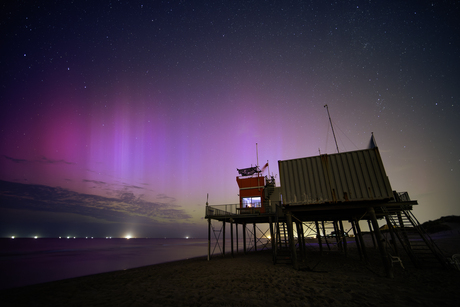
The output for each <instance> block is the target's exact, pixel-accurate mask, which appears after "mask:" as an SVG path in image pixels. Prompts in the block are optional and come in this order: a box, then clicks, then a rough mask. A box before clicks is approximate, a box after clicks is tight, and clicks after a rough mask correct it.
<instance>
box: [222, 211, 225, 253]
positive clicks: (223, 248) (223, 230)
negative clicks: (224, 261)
mask: <svg viewBox="0 0 460 307" xmlns="http://www.w3.org/2000/svg"><path fill="white" fill-rule="evenodd" d="M222 256H223V257H225V220H223V221H222Z"/></svg>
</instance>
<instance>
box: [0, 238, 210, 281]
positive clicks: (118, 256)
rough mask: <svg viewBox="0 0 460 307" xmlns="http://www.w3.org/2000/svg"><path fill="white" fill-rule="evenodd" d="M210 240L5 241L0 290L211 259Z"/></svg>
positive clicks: (1, 243) (0, 248) (0, 253)
mask: <svg viewBox="0 0 460 307" xmlns="http://www.w3.org/2000/svg"><path fill="white" fill-rule="evenodd" d="M207 244H208V241H207V239H129V240H128V239H79V238H77V239H65V238H63V239H46V238H43V239H40V238H39V239H21V238H19V239H0V289H7V288H13V287H20V286H26V285H32V284H37V283H43V282H48V281H54V280H60V279H66V278H73V277H78V276H85V275H91V274H97V273H103V272H110V271H118V270H124V269H130V268H136V267H141V266H146V265H151V264H157V263H163V262H170V261H175V260H182V259H188V258H194V257H199V256H205V255H207V246H208V245H207Z"/></svg>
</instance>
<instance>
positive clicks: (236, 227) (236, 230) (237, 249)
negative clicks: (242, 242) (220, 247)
mask: <svg viewBox="0 0 460 307" xmlns="http://www.w3.org/2000/svg"><path fill="white" fill-rule="evenodd" d="M235 232H236V253H237V254H238V251H239V248H238V223H236V225H235Z"/></svg>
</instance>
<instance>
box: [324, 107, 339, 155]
mask: <svg viewBox="0 0 460 307" xmlns="http://www.w3.org/2000/svg"><path fill="white" fill-rule="evenodd" d="M324 107H325V108H326V110H327V116H328V117H329V122H330V123H331V128H332V135H333V136H334V141H335V147H337V153H340V151H339V145H337V139H336V138H335V132H334V126H332V120H331V115H330V114H329V107H328V106H327V104H325V105H324Z"/></svg>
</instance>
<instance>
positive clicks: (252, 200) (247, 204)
mask: <svg viewBox="0 0 460 307" xmlns="http://www.w3.org/2000/svg"><path fill="white" fill-rule="evenodd" d="M260 207H261V203H260V196H258V197H243V208H260Z"/></svg>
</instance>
